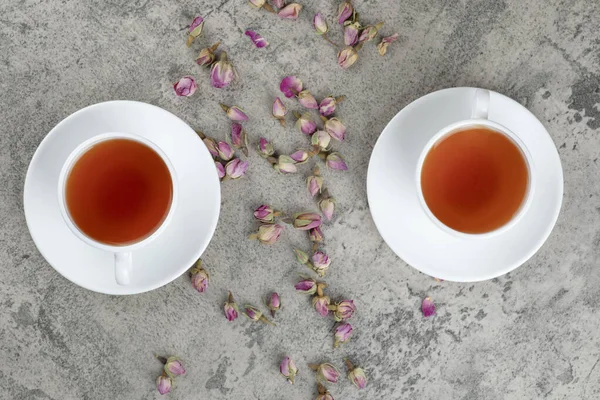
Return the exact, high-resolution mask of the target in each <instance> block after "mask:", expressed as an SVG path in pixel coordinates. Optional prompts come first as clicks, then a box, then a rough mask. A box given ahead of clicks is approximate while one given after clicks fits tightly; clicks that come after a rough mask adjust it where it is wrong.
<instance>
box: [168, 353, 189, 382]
mask: <svg viewBox="0 0 600 400" xmlns="http://www.w3.org/2000/svg"><path fill="white" fill-rule="evenodd" d="M164 371H165V373H166V374H167V375H169V376H170V377H172V378H174V377H175V376H177V375H183V374H185V368H183V364H182V363H181V361H179V358H177V357H169V358H168V359H167V360H166V363H165V366H164Z"/></svg>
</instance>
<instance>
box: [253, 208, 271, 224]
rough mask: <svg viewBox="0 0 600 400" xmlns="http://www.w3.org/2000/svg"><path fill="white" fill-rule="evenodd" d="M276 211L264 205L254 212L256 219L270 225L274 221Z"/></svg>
mask: <svg viewBox="0 0 600 400" xmlns="http://www.w3.org/2000/svg"><path fill="white" fill-rule="evenodd" d="M274 215H275V211H274V210H273V209H272V208H271V207H270V206H269V205H267V204H263V205H262V206H260V207H258V208H257V209H256V210H255V211H254V218H256V219H257V220H259V221H260V222H265V223H267V224H270V223H272V222H273V220H274V218H273V217H274Z"/></svg>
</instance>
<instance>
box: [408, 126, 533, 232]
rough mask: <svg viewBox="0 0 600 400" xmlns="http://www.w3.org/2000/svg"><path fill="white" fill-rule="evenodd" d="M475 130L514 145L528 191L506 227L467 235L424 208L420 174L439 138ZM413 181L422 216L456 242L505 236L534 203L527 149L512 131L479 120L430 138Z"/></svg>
mask: <svg viewBox="0 0 600 400" xmlns="http://www.w3.org/2000/svg"><path fill="white" fill-rule="evenodd" d="M476 126H482V127H485V128H488V129H491V130H493V131H495V132H498V133H500V134H503V135H504V136H506V137H507V138H508V139H509V140H511V141H512V142H513V143H514V144H515V146H517V148H518V149H519V150H520V152H521V154H522V155H523V159H524V160H525V165H526V166H527V172H528V177H529V179H528V182H527V190H526V192H525V197H524V199H523V200H522V201H521V205H520V207H519V209H518V211H517V212H516V213H515V214H514V215H513V217H512V218H511V219H510V220H509V221H508V222H507V223H505V224H504V225H502V226H500V227H498V228H496V229H494V230H492V231H489V232H484V233H466V232H460V231H458V230H456V229H453V228H450V227H449V226H447V225H446V224H444V223H443V222H442V221H440V220H439V219H438V218H437V217H436V216H435V215H434V214H433V212H432V211H431V210H430V209H429V206H428V205H427V202H426V201H425V197H424V196H423V189H422V187H421V173H422V170H423V164H424V162H425V158H426V157H427V155H428V154H429V151H430V150H431V148H432V147H433V146H434V145H435V144H437V143H438V142H439V141H440V140H441V139H442V138H444V137H445V136H448V135H450V134H452V133H456V132H457V131H460V130H464V128H467V127H476ZM415 178H416V179H415V180H416V185H417V195H418V197H419V203H420V204H421V207H422V208H423V210H424V211H425V214H427V215H428V216H429V218H430V219H431V221H432V222H433V223H434V224H435V225H437V226H438V228H440V229H442V230H443V231H445V232H447V233H449V234H451V235H453V236H456V237H458V238H463V239H482V238H489V237H492V236H496V235H499V234H501V233H502V232H506V231H507V230H509V229H510V228H512V227H513V226H514V225H516V224H517V222H518V221H519V220H520V219H521V218H522V217H523V216H524V215H525V213H526V212H527V209H528V208H529V206H530V205H531V202H532V199H533V193H534V188H535V179H536V178H535V168H534V163H533V157H532V156H531V153H530V152H529V150H528V149H527V146H526V145H525V143H523V141H522V140H521V139H520V138H519V137H518V136H517V135H516V134H515V133H514V132H513V131H511V130H510V129H508V128H507V127H505V126H504V125H501V124H499V123H497V122H494V121H490V120H488V119H481V118H471V119H465V120H461V121H458V122H455V123H453V124H450V125H447V126H445V127H444V128H442V129H440V130H439V131H438V132H437V133H436V134H435V135H433V137H432V138H431V139H429V141H428V142H427V144H426V145H425V147H424V148H423V150H422V151H421V155H420V156H419V161H418V164H417V171H416V176H415Z"/></svg>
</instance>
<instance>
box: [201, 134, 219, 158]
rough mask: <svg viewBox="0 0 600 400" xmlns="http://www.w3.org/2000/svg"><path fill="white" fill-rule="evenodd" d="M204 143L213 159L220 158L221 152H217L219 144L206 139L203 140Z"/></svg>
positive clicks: (211, 139) (213, 140)
mask: <svg viewBox="0 0 600 400" xmlns="http://www.w3.org/2000/svg"><path fill="white" fill-rule="evenodd" d="M202 141H203V142H204V144H205V145H206V148H207V149H208V151H209V152H210V154H211V155H212V156H213V157H218V156H219V151H218V150H217V142H216V141H215V139H213V138H209V137H206V138H204V139H202Z"/></svg>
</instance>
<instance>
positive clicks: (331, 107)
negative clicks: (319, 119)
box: [319, 96, 336, 117]
mask: <svg viewBox="0 0 600 400" xmlns="http://www.w3.org/2000/svg"><path fill="white" fill-rule="evenodd" d="M335 105H336V101H335V97H333V96H329V97H325V98H324V99H323V100H321V103H320V104H319V113H320V114H321V115H322V116H324V117H329V116H330V115H332V114H333V113H334V112H335Z"/></svg>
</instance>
